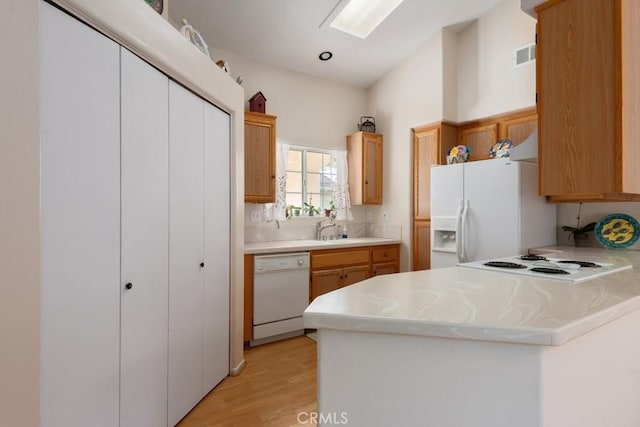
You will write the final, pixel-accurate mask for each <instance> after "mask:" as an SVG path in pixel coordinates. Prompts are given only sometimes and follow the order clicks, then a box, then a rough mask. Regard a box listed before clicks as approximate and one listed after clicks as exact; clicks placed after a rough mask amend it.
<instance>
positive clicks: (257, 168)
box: [244, 111, 276, 203]
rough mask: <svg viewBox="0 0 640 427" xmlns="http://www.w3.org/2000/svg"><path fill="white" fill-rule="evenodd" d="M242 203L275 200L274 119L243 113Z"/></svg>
mask: <svg viewBox="0 0 640 427" xmlns="http://www.w3.org/2000/svg"><path fill="white" fill-rule="evenodd" d="M244 201H245V202H249V203H274V202H275V201H276V116H270V115H268V114H262V113H254V112H250V111H245V113H244Z"/></svg>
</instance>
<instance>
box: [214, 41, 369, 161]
mask: <svg viewBox="0 0 640 427" xmlns="http://www.w3.org/2000/svg"><path fill="white" fill-rule="evenodd" d="M211 51H212V53H213V56H214V58H215V60H219V59H224V60H226V61H227V62H228V63H229V65H230V67H231V75H232V76H233V77H234V78H235V77H237V76H238V75H240V76H242V77H243V79H244V82H243V83H242V86H243V87H244V91H245V110H248V109H249V104H248V101H249V98H251V97H252V96H253V95H254V94H255V93H256V92H258V91H261V92H262V94H263V95H264V96H265V97H266V98H267V108H266V112H267V114H273V115H275V116H278V121H277V124H276V131H277V139H278V140H279V141H283V142H287V143H289V144H294V145H303V146H306V147H316V148H331V149H341V150H345V149H346V135H348V134H349V133H353V132H357V131H358V128H357V126H356V124H357V123H358V122H359V120H360V116H366V115H367V111H366V107H367V105H366V96H367V94H366V91H365V90H364V89H361V88H356V87H353V86H348V85H345V84H342V83H336V82H332V81H329V80H326V79H321V78H318V77H314V76H311V75H309V74H304V73H298V72H295V71H291V70H287V69H284V68H280V67H275V66H271V65H268V64H264V63H260V62H255V61H252V60H251V59H249V58H245V57H243V56H241V55H239V54H236V53H232V52H228V51H223V50H220V49H217V48H215V47H213V48H212V49H211Z"/></svg>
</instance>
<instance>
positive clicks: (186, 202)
mask: <svg viewBox="0 0 640 427" xmlns="http://www.w3.org/2000/svg"><path fill="white" fill-rule="evenodd" d="M203 169H204V162H203V102H202V100H201V99H200V98H198V97H196V96H195V95H193V94H192V93H191V92H189V91H187V90H186V89H184V88H183V87H181V86H179V85H178V84H176V83H173V82H170V83H169V178H170V179H169V424H170V425H175V424H176V423H177V422H178V421H179V420H180V419H181V418H182V417H183V416H184V415H185V414H186V413H187V412H189V410H190V409H191V408H192V407H193V406H194V405H196V404H197V403H198V401H199V400H200V399H201V398H202V388H203V378H202V372H203V363H204V361H203V333H204V331H203V321H204V320H203V301H202V297H203V289H202V267H201V263H203V262H204V261H203V245H204V241H203V240H204V239H203V233H204V225H203V223H204V220H203V216H202V215H203V211H204V202H203V178H204V177H203V174H204V171H203Z"/></svg>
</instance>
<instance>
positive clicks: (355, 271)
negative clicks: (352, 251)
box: [342, 264, 371, 286]
mask: <svg viewBox="0 0 640 427" xmlns="http://www.w3.org/2000/svg"><path fill="white" fill-rule="evenodd" d="M369 271H370V268H369V264H367V265H356V266H353V267H345V268H343V269H342V286H349V285H352V284H354V283H358V282H362V281H363V280H365V279H368V278H369V277H371V275H370V274H369Z"/></svg>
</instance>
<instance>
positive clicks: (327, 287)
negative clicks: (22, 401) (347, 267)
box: [310, 268, 342, 301]
mask: <svg viewBox="0 0 640 427" xmlns="http://www.w3.org/2000/svg"><path fill="white" fill-rule="evenodd" d="M341 280H342V269H341V268H336V269H331V270H318V271H311V296H310V301H313V300H314V299H315V297H317V296H318V295H322V294H326V293H327V292H331V291H335V290H336V289H338V288H340V286H341Z"/></svg>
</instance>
